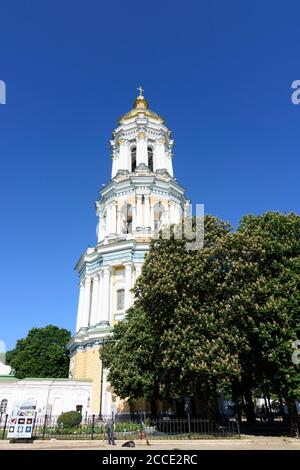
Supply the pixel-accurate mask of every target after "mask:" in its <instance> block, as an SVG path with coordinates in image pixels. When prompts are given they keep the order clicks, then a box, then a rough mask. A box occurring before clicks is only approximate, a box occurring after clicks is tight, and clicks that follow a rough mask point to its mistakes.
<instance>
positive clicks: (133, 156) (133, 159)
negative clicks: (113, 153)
mask: <svg viewBox="0 0 300 470" xmlns="http://www.w3.org/2000/svg"><path fill="white" fill-rule="evenodd" d="M135 169H136V147H132V149H131V172H132V173H134V172H135Z"/></svg>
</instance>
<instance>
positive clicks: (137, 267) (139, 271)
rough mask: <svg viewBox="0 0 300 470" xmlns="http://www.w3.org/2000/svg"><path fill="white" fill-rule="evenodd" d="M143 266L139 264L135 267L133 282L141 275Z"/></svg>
mask: <svg viewBox="0 0 300 470" xmlns="http://www.w3.org/2000/svg"><path fill="white" fill-rule="evenodd" d="M142 267H143V265H142V264H141V263H139V264H136V265H135V280H137V279H138V278H139V277H140V275H141V273H142Z"/></svg>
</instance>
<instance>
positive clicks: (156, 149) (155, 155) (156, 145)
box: [153, 140, 160, 171]
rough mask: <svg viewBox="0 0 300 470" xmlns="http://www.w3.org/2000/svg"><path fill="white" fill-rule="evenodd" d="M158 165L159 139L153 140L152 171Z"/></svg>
mask: <svg viewBox="0 0 300 470" xmlns="http://www.w3.org/2000/svg"><path fill="white" fill-rule="evenodd" d="M158 168H160V166H159V141H158V140H156V141H155V142H154V149H153V171H156V170H157V169H158Z"/></svg>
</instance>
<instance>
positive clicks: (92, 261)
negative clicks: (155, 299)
mask: <svg viewBox="0 0 300 470" xmlns="http://www.w3.org/2000/svg"><path fill="white" fill-rule="evenodd" d="M141 91H142V90H140V95H139V96H138V97H137V99H136V100H135V102H134V106H133V109H132V110H131V111H129V112H128V113H127V114H125V115H124V116H122V117H121V118H120V120H119V122H118V125H117V127H116V128H115V130H114V131H113V134H112V140H111V141H110V147H111V154H112V171H111V180H110V181H109V183H108V184H107V185H106V186H105V187H104V188H103V189H102V190H101V191H100V196H99V199H98V200H97V201H96V213H97V216H98V219H99V221H98V230H97V232H98V240H97V244H96V246H95V247H93V248H90V247H89V248H88V249H87V250H86V251H85V253H83V255H82V256H81V257H80V259H79V261H78V263H77V265H76V269H77V271H78V274H79V278H80V288H79V302H78V312H77V322H76V333H75V335H74V337H73V338H72V340H71V341H70V343H69V349H70V353H71V362H70V378H73V379H78V380H79V379H83V378H84V379H85V378H89V379H92V380H93V397H92V412H93V413H100V414H110V413H111V412H112V411H118V410H122V406H123V405H122V403H121V402H120V400H119V399H118V397H116V396H115V395H114V392H113V390H112V388H111V387H110V384H109V383H108V382H107V380H106V377H107V371H106V370H103V368H102V365H101V361H100V359H99V349H100V348H101V345H102V344H103V341H104V339H105V337H106V336H107V335H109V334H110V332H111V329H112V327H113V325H114V324H115V323H116V322H117V321H120V320H122V319H124V316H125V312H126V310H127V309H128V308H129V307H130V306H131V305H132V303H133V296H132V292H131V289H132V288H133V287H134V284H135V281H136V279H137V278H138V276H139V275H140V273H141V270H142V265H143V262H144V256H145V253H147V251H148V250H149V242H150V240H151V238H152V237H153V236H154V234H155V233H157V230H158V229H159V228H161V227H162V226H169V225H170V224H177V223H179V221H180V218H181V216H182V213H183V211H184V209H185V204H186V202H187V201H186V199H185V196H184V189H183V188H182V187H181V186H180V185H179V184H178V183H177V181H176V179H175V178H174V174H173V163H172V159H173V153H172V149H173V145H174V141H173V139H172V136H171V131H170V130H169V129H168V127H167V126H166V123H165V121H164V119H163V118H162V117H160V116H159V115H158V114H156V113H155V112H153V111H151V110H150V109H149V107H148V103H147V101H146V99H145V98H144V96H143V95H142V94H141Z"/></svg>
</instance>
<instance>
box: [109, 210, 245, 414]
mask: <svg viewBox="0 0 300 470" xmlns="http://www.w3.org/2000/svg"><path fill="white" fill-rule="evenodd" d="M229 232H230V227H229V226H228V225H227V224H225V223H224V222H222V221H220V220H218V219H216V218H214V217H210V216H207V217H206V218H205V248H204V249H203V250H200V251H196V250H195V251H187V250H186V246H185V240H176V239H175V238H174V236H171V238H170V239H169V240H166V239H162V238H159V239H157V240H153V241H152V243H151V248H150V252H149V254H148V255H147V257H146V260H145V264H144V267H143V271H142V274H141V276H140V278H139V280H138V282H137V285H136V287H135V296H136V298H137V300H136V302H135V305H134V306H133V308H132V309H131V310H130V311H129V312H128V314H127V319H126V321H125V322H123V323H121V324H118V325H117V326H116V327H115V328H114V331H113V335H112V336H111V338H110V339H109V340H108V342H107V344H106V345H105V347H104V348H103V351H102V358H103V360H104V365H105V366H106V367H108V368H109V369H110V372H109V380H110V381H111V383H112V385H113V387H114V388H115V390H116V393H118V394H120V396H122V397H126V396H127V397H130V398H138V397H145V398H147V399H150V400H152V401H154V400H155V399H156V398H162V397H163V398H182V397H188V396H195V395H198V396H199V395H201V396H203V397H204V399H205V401H206V403H207V407H206V408H207V411H208V413H210V411H211V410H213V409H214V404H215V398H216V395H217V391H218V389H219V388H221V387H222V386H225V385H226V384H228V383H230V378H231V377H232V376H239V373H240V371H239V364H238V362H237V360H236V359H237V348H238V346H237V335H236V332H232V331H230V330H228V328H227V327H226V318H225V319H223V317H222V316H221V315H220V313H219V311H218V309H217V296H216V288H215V287H216V282H217V277H218V276H219V271H218V270H216V269H215V266H214V263H213V260H212V258H211V250H212V249H213V247H214V245H215V243H217V241H218V240H220V239H222V238H223V237H226V236H227V235H228V234H229ZM199 253H202V258H199ZM210 268H211V269H210ZM125 371H126V372H125ZM127 371H128V372H129V373H128V372H127ZM210 405H211V406H210Z"/></svg>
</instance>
